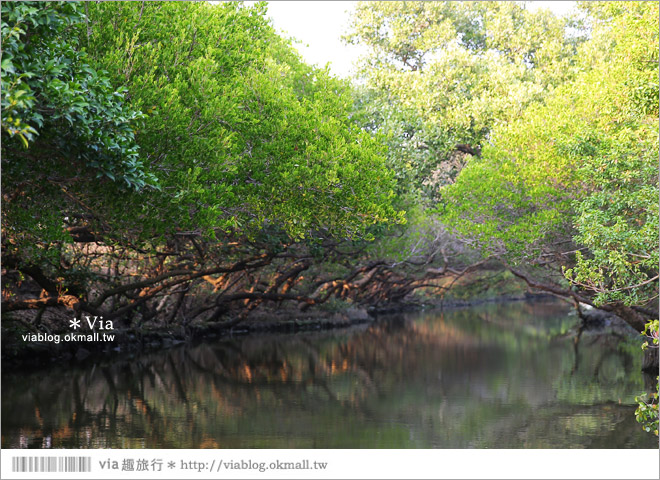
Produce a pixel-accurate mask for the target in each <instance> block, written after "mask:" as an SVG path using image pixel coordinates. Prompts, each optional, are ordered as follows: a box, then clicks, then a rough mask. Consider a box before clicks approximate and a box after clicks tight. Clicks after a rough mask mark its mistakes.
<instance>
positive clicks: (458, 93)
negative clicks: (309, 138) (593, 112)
mask: <svg viewBox="0 0 660 480" xmlns="http://www.w3.org/2000/svg"><path fill="white" fill-rule="evenodd" d="M565 25H566V21H565V20H562V19H558V18H556V17H554V16H553V15H552V14H551V13H550V12H548V11H546V10H540V11H538V12H531V11H529V10H527V9H525V8H524V7H523V6H521V5H519V4H518V3H515V2H360V3H359V4H358V7H357V9H356V13H355V16H354V18H353V23H352V25H351V32H350V34H349V35H348V36H347V37H346V40H347V41H348V42H351V43H360V44H363V45H366V46H368V47H369V48H370V50H369V51H370V53H369V55H368V56H367V57H366V58H365V59H363V64H362V68H361V72H360V75H361V76H362V78H364V79H365V80H366V84H367V86H368V90H367V92H366V93H365V94H364V96H365V100H364V101H363V106H364V108H363V111H362V117H363V121H364V122H365V124H366V125H368V126H370V127H371V128H372V129H375V130H378V131H381V132H383V133H384V134H386V135H388V138H389V140H388V145H389V147H390V153H389V157H388V160H389V162H390V165H391V166H392V167H393V168H394V170H395V171H396V174H397V179H398V181H399V187H400V189H401V190H402V191H413V192H419V193H421V194H422V197H428V196H430V197H431V198H433V197H435V196H436V195H437V193H438V188H439V187H441V186H442V185H444V184H446V183H451V182H452V181H453V180H454V179H455V177H456V175H457V174H458V172H459V171H460V170H461V168H462V167H463V164H464V163H465V161H466V159H465V157H464V156H463V155H460V154H459V155H457V154H456V151H455V149H456V145H458V144H467V145H470V146H472V147H473V148H474V149H476V150H478V149H479V147H480V146H483V145H485V144H486V142H487V140H488V138H489V134H490V132H491V131H492V129H493V127H494V126H496V125H498V124H502V123H507V122H508V121H510V120H512V119H515V118H517V117H518V116H519V115H520V114H521V112H522V111H523V110H524V109H525V108H526V107H527V106H528V105H530V104H532V103H534V102H537V101H539V100H541V99H543V98H545V97H546V96H547V95H548V93H549V92H550V91H552V89H553V88H554V87H555V86H556V85H558V84H559V83H561V82H562V81H564V80H565V79H567V78H570V76H571V75H572V74H573V72H574V71H575V67H574V52H575V46H576V44H577V43H579V41H580V39H579V38H577V37H570V36H569V35H567V33H566V31H565Z"/></svg>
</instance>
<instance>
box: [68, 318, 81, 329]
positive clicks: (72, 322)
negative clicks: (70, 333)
mask: <svg viewBox="0 0 660 480" xmlns="http://www.w3.org/2000/svg"><path fill="white" fill-rule="evenodd" d="M69 328H73V329H74V330H75V329H77V328H80V320H78V319H77V318H74V319H73V320H69Z"/></svg>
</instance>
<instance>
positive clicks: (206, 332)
mask: <svg viewBox="0 0 660 480" xmlns="http://www.w3.org/2000/svg"><path fill="white" fill-rule="evenodd" d="M553 298H555V297H553V296H552V295H547V294H523V295H503V296H497V297H492V298H478V299H473V300H458V299H448V300H445V301H437V302H424V303H419V302H416V303H397V304H391V305H387V306H382V307H370V308H362V307H357V306H354V305H351V304H345V303H340V304H336V305H334V306H333V307H332V308H331V309H328V308H327V307H326V308H325V309H324V308H317V309H310V310H308V311H306V312H304V313H303V312H300V311H299V310H297V309H295V308H291V307H288V308H279V309H263V310H257V311H253V312H251V314H250V315H249V316H248V317H247V318H245V319H244V320H242V321H241V322H238V323H237V322H236V321H235V320H231V319H230V320H224V321H220V322H204V323H191V324H188V325H172V326H170V327H165V328H149V329H147V328H139V327H137V328H135V327H134V328H117V329H113V330H111V331H110V330H108V331H105V332H103V333H105V335H106V337H105V340H104V338H103V336H102V335H99V338H100V339H97V338H94V339H93V340H92V341H84V340H83V341H66V340H65V335H66V334H67V333H68V332H58V333H49V335H50V336H47V335H48V334H47V333H46V332H44V337H46V338H44V340H43V341H31V338H32V337H28V338H27V339H26V338H25V337H24V336H25V335H30V334H31V333H33V332H29V331H28V330H27V329H26V328H21V325H20V324H18V323H15V324H14V325H12V326H13V328H7V327H6V326H3V332H2V333H3V335H2V361H3V364H4V366H5V367H8V368H12V367H20V368H40V367H42V366H44V365H48V364H52V363H53V362H62V361H72V362H83V361H86V360H88V359H89V358H98V357H102V356H113V355H126V354H134V353H137V352H147V351H158V350H165V349H169V348H172V347H175V346H178V345H182V344H186V343H193V342H200V341H206V340H213V339H219V338H225V337H235V336H244V335H252V334H268V333H297V332H306V331H324V330H333V329H344V328H350V327H354V326H357V325H364V324H370V323H373V322H375V321H377V320H378V318H379V317H381V316H384V315H391V314H398V313H412V312H415V311H421V310H448V311H451V310H457V309H463V308H470V307H475V306H479V305H485V304H506V303H514V302H522V301H528V302H530V301H531V302H536V301H546V300H549V299H553ZM591 315H592V317H593V318H594V320H593V321H592V322H591V323H589V324H588V325H587V326H586V327H587V328H586V330H587V331H593V330H594V329H596V330H597V329H598V328H599V325H600V328H601V330H603V329H610V330H611V331H613V332H614V334H615V335H619V336H622V335H625V334H627V335H628V336H630V335H631V331H630V330H632V329H630V327H628V328H629V329H630V330H628V331H626V330H625V326H626V325H625V322H623V323H624V326H622V325H621V322H622V321H621V322H615V321H614V320H612V319H609V317H608V320H607V321H606V322H603V321H601V323H600V324H599V323H598V320H597V319H596V317H595V313H593V314H591ZM99 333H100V332H99ZM573 334H575V332H574V333H573ZM110 335H111V336H112V339H111V340H108V338H109V336H110ZM55 336H58V338H59V340H58V341H54V338H55Z"/></svg>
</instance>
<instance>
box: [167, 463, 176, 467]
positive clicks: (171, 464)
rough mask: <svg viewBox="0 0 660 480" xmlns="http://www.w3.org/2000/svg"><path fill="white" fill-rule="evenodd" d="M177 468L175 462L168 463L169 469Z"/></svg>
mask: <svg viewBox="0 0 660 480" xmlns="http://www.w3.org/2000/svg"><path fill="white" fill-rule="evenodd" d="M175 466H176V463H174V462H168V463H167V468H174V467H175Z"/></svg>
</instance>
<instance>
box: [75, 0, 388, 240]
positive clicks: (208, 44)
mask: <svg viewBox="0 0 660 480" xmlns="http://www.w3.org/2000/svg"><path fill="white" fill-rule="evenodd" d="M264 14H265V8H264V5H261V4H257V5H255V6H254V7H250V8H248V7H245V6H243V5H241V4H239V3H233V2H228V3H222V4H219V5H210V4H205V3H191V2H182V3H179V2H147V3H144V4H141V3H130V2H121V3H114V2H112V3H98V4H96V3H95V4H90V8H89V16H90V25H91V35H90V37H89V47H88V49H89V52H90V54H91V55H93V57H94V58H95V60H96V62H97V63H98V64H100V65H103V66H104V67H105V68H107V69H108V70H109V71H110V72H111V76H112V78H113V80H114V81H115V82H117V83H123V84H124V85H126V87H127V88H128V91H129V92H130V98H131V104H132V106H133V107H134V108H137V109H141V110H143V111H144V112H146V113H147V115H148V117H147V119H146V121H145V125H144V128H142V129H141V130H140V131H139V133H138V137H137V138H138V141H139V143H140V145H141V147H142V148H143V150H144V151H145V152H148V154H147V159H148V162H149V164H150V169H151V171H152V172H153V173H154V174H155V175H156V176H157V177H158V178H159V180H160V182H161V185H162V192H156V193H153V194H151V195H150V196H151V197H152V198H153V200H152V202H150V204H149V206H148V207H147V210H146V212H145V213H146V217H149V218H153V219H156V220H154V227H153V228H154V229H157V230H158V229H162V228H163V227H162V226H160V225H159V224H160V223H162V219H168V221H170V222H172V219H174V220H173V223H169V224H168V225H167V227H168V229H174V230H199V231H202V232H204V233H206V234H208V235H210V236H213V235H215V234H218V233H224V232H235V233H245V234H248V235H250V236H254V235H257V234H259V233H260V232H264V231H277V230H282V231H284V232H286V233H287V234H288V235H290V236H291V237H293V238H296V239H300V238H304V237H313V236H315V235H331V236H338V237H343V238H359V237H361V236H365V235H367V229H368V227H369V226H370V225H374V224H378V223H382V222H386V223H391V222H395V221H398V219H399V218H400V216H401V214H400V213H397V212H396V211H395V210H394V209H393V208H392V207H391V197H392V195H393V193H392V189H393V185H394V184H393V180H392V174H391V173H390V172H389V171H388V170H386V169H385V167H384V162H383V149H382V147H381V146H380V145H379V144H378V143H377V142H376V141H374V140H373V139H372V138H371V137H370V136H369V135H368V134H367V133H365V132H362V131H360V129H358V128H357V127H356V126H355V125H354V124H353V122H352V121H351V120H350V119H349V112H350V108H351V103H352V98H351V92H350V89H349V87H348V85H347V84H346V83H345V82H342V81H340V80H338V79H335V78H333V77H331V76H330V75H329V73H328V72H327V71H324V70H318V69H314V68H312V67H309V66H307V65H305V64H304V63H303V62H302V61H301V60H300V58H299V57H298V55H297V54H296V53H295V52H294V51H293V49H292V48H291V46H290V45H289V44H288V43H287V42H285V41H284V40H282V39H281V38H280V37H278V36H277V35H276V34H275V32H274V29H273V28H272V26H270V25H269V24H268V22H267V20H266V19H265V18H264ZM117 32H119V33H117ZM147 221H149V220H147Z"/></svg>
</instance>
